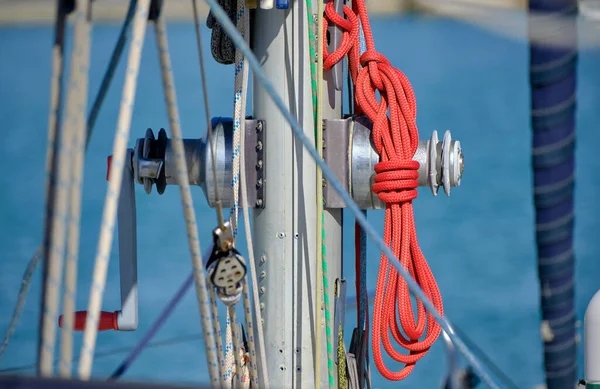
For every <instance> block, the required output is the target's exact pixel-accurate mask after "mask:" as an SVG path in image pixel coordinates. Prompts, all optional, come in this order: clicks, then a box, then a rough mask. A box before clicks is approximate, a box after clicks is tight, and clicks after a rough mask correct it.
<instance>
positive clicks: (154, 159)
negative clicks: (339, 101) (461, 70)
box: [132, 117, 464, 209]
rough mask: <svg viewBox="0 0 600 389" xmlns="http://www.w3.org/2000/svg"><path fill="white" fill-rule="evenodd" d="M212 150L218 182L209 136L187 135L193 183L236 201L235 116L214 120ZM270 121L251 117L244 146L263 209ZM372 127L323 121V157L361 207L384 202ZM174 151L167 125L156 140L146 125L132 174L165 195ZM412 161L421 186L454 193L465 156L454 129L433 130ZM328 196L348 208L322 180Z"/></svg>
mask: <svg viewBox="0 0 600 389" xmlns="http://www.w3.org/2000/svg"><path fill="white" fill-rule="evenodd" d="M212 127H213V136H212V140H213V149H214V152H215V158H214V161H215V162H214V163H215V169H216V176H217V178H216V182H215V179H214V178H213V177H214V176H213V174H212V169H213V159H212V157H211V151H210V150H211V147H209V139H208V138H209V137H208V134H206V135H205V136H204V137H203V138H201V139H184V140H183V142H184V147H185V158H186V162H187V166H188V179H189V183H190V185H196V186H200V187H201V188H202V190H203V191H204V194H205V196H206V199H207V201H208V204H209V205H210V206H211V207H214V206H215V204H216V199H215V185H217V186H218V192H219V193H220V195H221V199H222V204H223V206H224V207H231V206H232V205H233V192H232V190H231V181H232V178H233V170H232V152H233V120H232V119H231V118H222V117H218V118H213V119H212ZM265 128H266V123H265V122H264V121H261V120H254V119H247V120H246V130H245V134H244V141H243V147H245V159H246V161H245V169H246V177H247V182H248V203H249V204H253V205H254V207H256V208H263V207H265V205H266V203H267V199H265V196H264V194H265V190H264V187H265V185H268V182H267V180H266V179H265V177H264V171H265V166H266V164H267V163H268V162H267V158H266V156H267V150H266V149H265V148H264V147H263V145H264V144H265V139H264V137H265V136H266V131H265ZM371 128H372V125H371V123H370V122H369V120H368V119H366V118H364V117H359V118H355V117H350V118H347V119H338V120H325V122H324V126H323V158H324V159H325V161H326V162H327V163H328V164H329V166H330V168H331V169H332V171H333V172H334V174H335V176H336V178H337V179H338V180H339V181H340V182H341V184H342V186H343V187H344V188H345V189H346V190H347V191H348V192H349V193H350V194H351V196H352V198H353V199H354V201H356V203H357V204H358V206H359V207H361V208H362V209H381V208H384V207H385V205H384V204H383V203H382V202H381V201H380V200H379V198H378V197H377V195H375V194H374V193H373V192H372V191H371V187H372V185H373V179H374V176H375V171H374V168H375V165H376V164H377V163H378V162H379V155H378V154H377V152H376V151H375V149H374V147H373V142H372V140H371ZM174 158H175V153H174V150H173V147H172V144H171V140H170V139H168V138H167V135H166V132H165V130H164V129H161V130H160V131H159V132H158V137H157V138H155V136H154V133H153V131H152V130H150V129H148V130H147V131H146V135H145V137H144V138H141V139H138V140H137V142H136V145H135V149H134V150H133V161H132V165H133V174H134V177H135V181H136V182H137V183H138V184H141V185H144V189H145V191H146V193H150V192H151V190H152V186H153V185H156V189H157V191H158V193H159V194H162V193H164V191H165V189H166V186H167V185H174V184H177V181H176V174H175V169H176V167H175V161H174ZM413 160H415V161H417V162H419V164H420V168H419V170H418V172H419V178H418V182H419V186H427V187H429V188H430V189H431V191H432V193H433V195H434V196H436V195H437V193H438V189H439V188H440V187H442V188H443V189H444V192H445V193H446V195H450V190H451V188H452V187H455V186H459V185H460V180H461V177H462V172H463V168H464V159H463V154H462V149H461V147H460V142H459V141H456V140H452V137H451V134H450V131H446V133H445V134H444V137H443V139H442V140H441V141H440V140H439V139H438V134H437V131H433V133H432V135H431V137H430V139H427V140H420V141H419V146H418V148H417V151H416V153H415V155H414V157H413ZM323 185H324V191H323V194H324V199H325V204H326V207H327V208H345V206H346V205H345V203H344V201H343V200H342V198H341V197H340V196H339V195H338V194H337V193H336V192H335V191H334V190H333V189H330V188H329V185H328V184H327V181H326V180H324V184H323Z"/></svg>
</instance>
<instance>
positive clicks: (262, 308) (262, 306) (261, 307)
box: [260, 303, 265, 311]
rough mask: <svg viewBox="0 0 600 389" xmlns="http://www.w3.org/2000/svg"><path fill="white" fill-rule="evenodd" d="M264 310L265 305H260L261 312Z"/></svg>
mask: <svg viewBox="0 0 600 389" xmlns="http://www.w3.org/2000/svg"><path fill="white" fill-rule="evenodd" d="M264 309H265V303H260V310H261V311H263V310H264Z"/></svg>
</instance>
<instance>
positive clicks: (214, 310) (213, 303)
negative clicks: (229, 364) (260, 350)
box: [208, 287, 227, 388]
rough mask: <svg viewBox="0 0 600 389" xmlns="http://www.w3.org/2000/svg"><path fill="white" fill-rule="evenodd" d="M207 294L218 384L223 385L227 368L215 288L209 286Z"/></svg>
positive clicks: (222, 386)
mask: <svg viewBox="0 0 600 389" xmlns="http://www.w3.org/2000/svg"><path fill="white" fill-rule="evenodd" d="M208 294H209V298H210V309H211V315H212V319H213V320H212V324H213V332H214V334H215V340H216V343H217V358H218V361H219V385H220V387H221V388H224V387H225V379H226V377H227V373H226V372H227V368H226V367H225V351H224V350H223V339H222V337H221V324H220V323H219V309H218V307H217V297H216V296H215V289H214V288H211V287H209V288H208Z"/></svg>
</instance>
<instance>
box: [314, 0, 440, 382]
mask: <svg viewBox="0 0 600 389" xmlns="http://www.w3.org/2000/svg"><path fill="white" fill-rule="evenodd" d="M344 14H345V15H346V18H347V19H346V18H344V17H343V16H341V15H339V14H337V13H336V12H335V9H334V7H333V2H330V3H328V4H327V6H326V8H325V23H324V24H325V26H324V28H325V29H324V31H323V33H325V34H326V30H327V26H328V24H329V23H333V24H335V25H337V26H338V27H340V28H341V29H342V30H343V36H342V43H341V45H340V47H339V48H338V49H337V50H336V51H335V52H334V53H331V54H329V53H328V51H327V46H326V45H324V47H323V58H324V67H325V69H326V70H329V69H331V68H332V67H333V66H334V65H335V64H336V63H338V62H339V61H341V60H342V59H343V58H344V57H345V56H348V60H349V63H350V75H351V77H352V81H353V82H354V89H355V94H354V95H355V104H356V109H355V111H356V112H359V113H364V114H365V115H366V116H367V117H368V118H369V119H370V120H371V121H372V122H373V133H372V136H373V143H374V145H375V149H376V150H377V153H378V154H379V156H380V159H381V161H380V162H379V163H378V164H377V165H375V173H376V175H375V184H374V185H373V187H372V190H373V192H374V193H376V194H377V195H378V196H379V198H380V199H381V200H382V201H383V202H385V203H386V210H385V226H384V234H383V236H384V240H385V242H386V244H387V245H389V246H390V247H391V248H392V250H393V252H394V254H396V256H397V257H398V258H399V259H400V261H401V263H402V265H403V266H404V268H405V269H407V270H408V271H409V272H410V274H411V276H412V277H413V278H414V279H415V280H416V281H417V282H418V283H419V285H420V286H421V288H422V289H423V291H424V292H425V294H426V295H427V297H428V298H429V299H430V300H431V301H432V302H433V304H434V306H435V307H436V309H437V310H438V311H439V312H440V313H441V314H443V313H444V311H443V305H442V297H441V295H440V291H439V289H438V286H437V284H436V282H435V278H434V277H433V274H432V272H431V269H430V268H429V265H428V264H427V261H426V259H425V257H424V256H423V253H422V252H421V249H420V247H419V242H418V240H417V234H416V229H415V221H414V215H413V207H412V200H414V199H415V198H416V197H417V190H416V189H417V187H418V181H417V179H418V177H419V174H418V169H419V163H418V162H415V161H413V160H412V157H413V156H414V154H415V152H416V150H417V146H418V144H419V133H418V130H417V125H416V122H415V121H416V114H417V107H416V100H415V94H414V92H413V89H412V87H411V85H410V82H409V81H408V79H407V78H406V76H405V75H404V74H403V73H402V72H401V71H400V70H398V69H396V68H394V67H393V66H392V65H391V64H390V62H389V61H388V60H387V58H385V56H383V55H382V54H380V53H378V52H377V51H376V50H375V43H374V41H373V35H372V32H371V26H370V23H369V18H368V15H367V9H366V6H365V3H364V0H354V1H353V8H352V9H350V8H349V7H347V6H344ZM357 15H358V16H357ZM359 20H360V24H362V27H363V31H364V36H365V41H366V44H367V51H366V52H365V53H363V54H362V55H360V40H359ZM377 95H379V99H378V98H377ZM386 281H387V283H386ZM374 305H375V306H374V310H373V327H372V337H373V357H374V360H375V365H376V366H377V369H378V370H379V372H380V373H381V374H382V375H383V376H384V377H385V378H387V379H389V380H395V381H397V380H401V379H403V378H406V376H408V375H409V374H410V373H411V372H412V370H413V368H414V366H415V363H416V362H417V361H418V360H419V359H421V358H422V357H423V356H424V355H425V354H426V353H427V352H428V351H429V349H430V347H431V346H432V345H433V343H434V342H435V341H436V340H437V338H438V336H439V335H440V331H441V328H440V326H439V325H438V324H437V323H436V322H435V320H434V319H433V316H432V315H431V314H430V313H428V312H426V311H425V308H424V307H423V304H422V303H421V302H420V301H418V300H417V304H416V305H417V309H416V310H417V312H416V317H417V321H416V323H415V313H414V312H413V304H412V302H411V297H410V293H409V290H408V286H407V284H406V282H405V281H404V280H403V279H402V277H400V275H399V274H398V272H397V270H396V269H395V268H394V267H393V266H392V265H391V264H390V263H389V261H388V258H387V257H386V256H385V255H382V256H381V260H380V268H379V275H378V277H377V288H376V293H375V303H374ZM396 310H397V311H398V314H396ZM397 316H399V319H400V320H399V321H400V325H398V320H397ZM400 327H401V328H402V331H401V330H400ZM390 333H391V334H392V337H393V338H394V340H395V342H396V343H398V344H400V346H402V347H403V348H404V349H406V350H408V351H409V354H402V353H400V352H398V351H396V350H395V349H394V346H393V345H392V342H391V339H390ZM382 343H383V347H384V349H385V351H386V353H387V354H388V355H389V356H390V357H392V358H393V359H394V360H396V361H398V362H400V363H403V364H404V365H405V366H404V367H403V368H402V369H401V370H400V371H397V372H393V371H390V370H389V369H388V368H387V367H386V366H385V363H384V362H383V357H382V351H381V344H382Z"/></svg>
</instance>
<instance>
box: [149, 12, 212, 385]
mask: <svg viewBox="0 0 600 389" xmlns="http://www.w3.org/2000/svg"><path fill="white" fill-rule="evenodd" d="M155 27H156V43H157V46H158V52H159V56H160V66H161V73H162V81H163V87H164V92H165V102H166V104H167V112H168V115H169V123H170V126H171V136H172V138H171V142H172V144H173V149H174V151H175V162H176V168H177V183H178V184H179V189H180V192H181V203H182V205H183V212H184V216H185V226H186V230H187V235H188V242H189V246H190V254H191V258H192V266H193V269H194V279H195V281H196V296H197V298H198V306H199V309H200V317H201V319H202V330H203V332H204V347H205V350H206V359H207V362H208V370H209V375H210V380H211V383H212V385H213V386H215V387H216V386H218V385H219V384H220V379H219V359H218V357H217V346H216V343H215V334H214V333H213V323H212V314H211V311H210V308H211V307H210V305H211V304H210V301H209V298H208V289H207V285H206V275H205V273H204V264H203V262H202V256H201V251H200V241H199V239H198V224H197V223H196V214H195V212H194V202H193V199H192V192H191V191H190V183H189V177H188V167H187V163H186V160H185V149H184V145H183V137H182V132H181V126H180V123H179V111H178V109H177V97H176V94H175V81H174V79H173V71H172V69H171V59H170V56H169V47H168V43H167V32H166V27H165V22H164V20H163V18H161V17H159V18H158V20H157V21H156V25H155Z"/></svg>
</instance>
